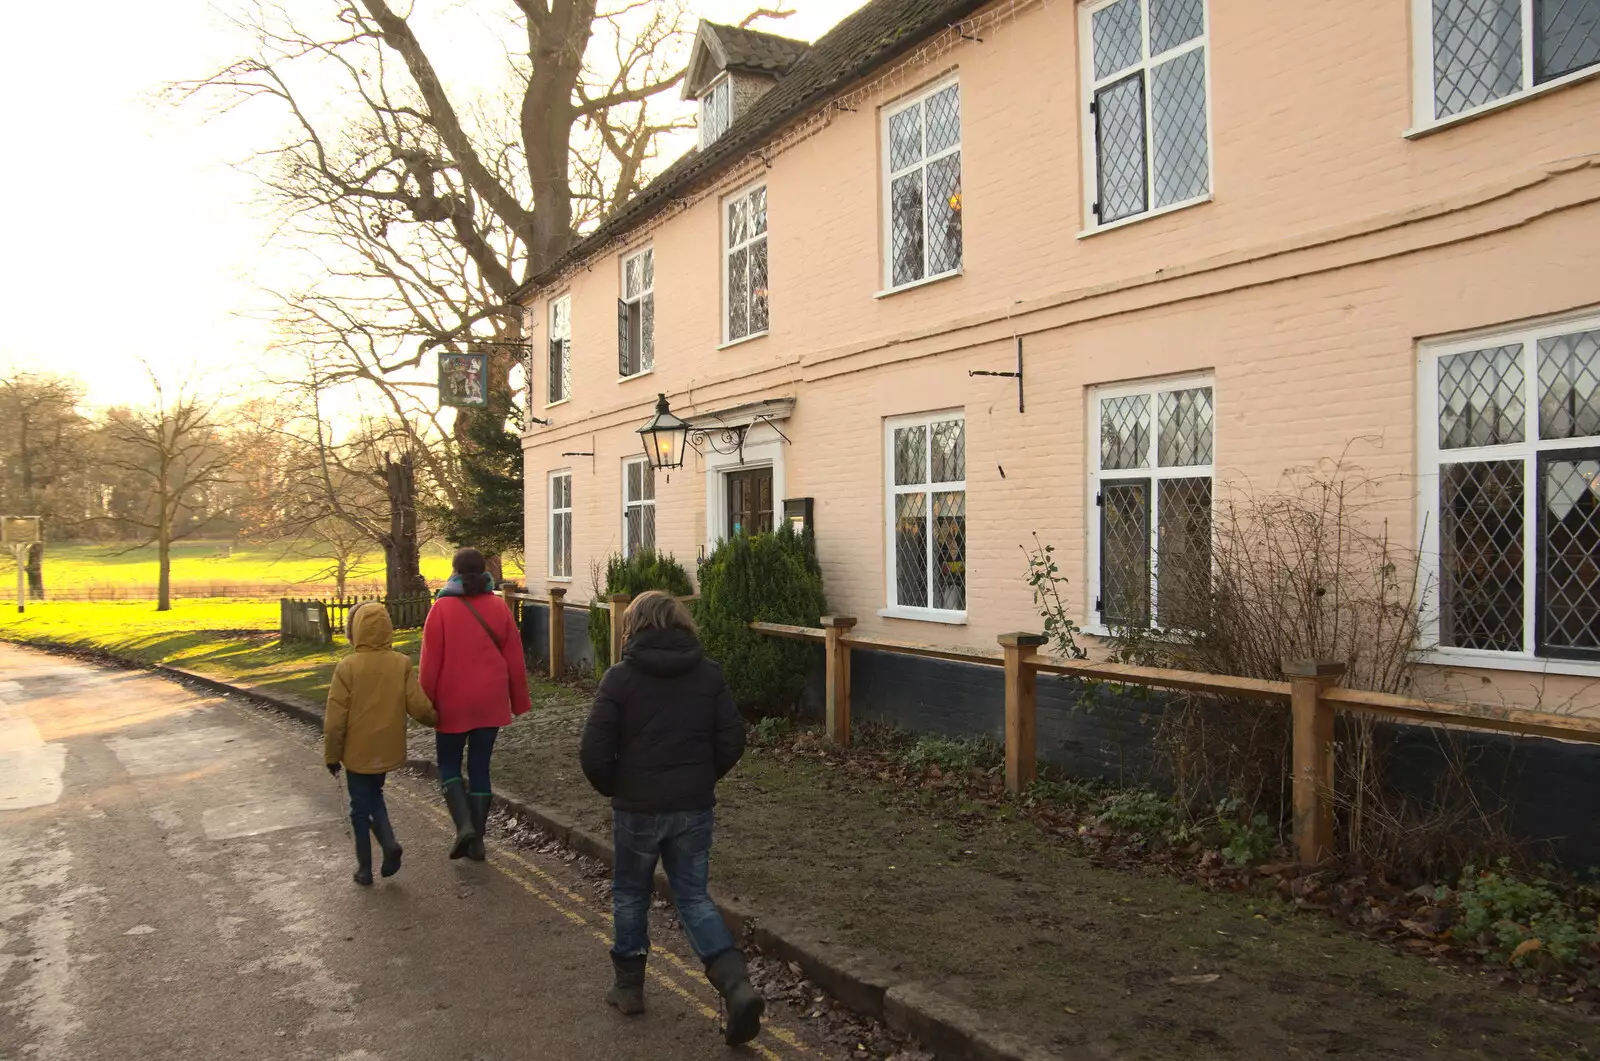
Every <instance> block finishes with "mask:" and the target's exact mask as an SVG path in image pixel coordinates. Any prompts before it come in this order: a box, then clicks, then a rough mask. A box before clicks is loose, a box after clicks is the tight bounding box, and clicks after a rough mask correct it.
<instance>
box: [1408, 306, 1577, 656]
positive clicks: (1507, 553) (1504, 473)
mask: <svg viewBox="0 0 1600 1061" xmlns="http://www.w3.org/2000/svg"><path fill="white" fill-rule="evenodd" d="M1462 345H1465V344H1462ZM1430 374H1431V375H1432V376H1433V378H1435V379H1436V380H1437V381H1438V390H1437V392H1436V393H1435V394H1433V395H1425V397H1427V398H1431V399H1432V401H1431V403H1430V405H1425V406H1424V408H1425V409H1427V408H1429V407H1431V408H1432V411H1433V413H1434V415H1435V416H1436V417H1437V425H1436V426H1435V427H1434V428H1433V430H1432V431H1429V430H1425V431H1424V434H1423V439H1422V442H1423V445H1424V448H1425V450H1428V452H1426V453H1425V454H1424V457H1423V471H1424V474H1428V473H1429V472H1430V471H1432V470H1436V471H1437V475H1438V492H1437V496H1436V498H1434V499H1433V500H1432V503H1431V504H1430V507H1429V511H1426V512H1425V513H1424V516H1425V517H1426V518H1427V519H1428V520H1429V521H1436V523H1435V525H1436V526H1437V528H1438V532H1437V533H1438V543H1439V544H1438V565H1439V566H1438V578H1439V602H1438V603H1439V614H1438V642H1439V645H1440V646H1441V647H1443V648H1445V649H1459V650H1467V651H1473V652H1487V653H1500V654H1508V655H1515V656H1520V657H1524V658H1540V657H1543V658H1552V657H1554V658H1569V659H1588V660H1600V512H1597V505H1600V319H1597V318H1590V319H1587V320H1580V321H1575V322H1568V323H1566V324H1563V325H1552V326H1545V327H1537V326H1535V327H1528V328H1521V329H1516V330H1511V331H1508V332H1507V333H1505V334H1502V335H1497V336H1494V337H1493V338H1492V340H1490V341H1487V342H1479V343H1476V344H1473V345H1472V346H1470V347H1468V348H1465V349H1462V348H1460V347H1457V348H1455V349H1446V350H1442V351H1440V352H1439V353H1438V354H1437V355H1435V356H1434V364H1433V365H1432V366H1431V367H1430ZM1424 378H1425V379H1426V378H1427V376H1425V377H1424ZM1435 440H1436V444H1435Z"/></svg>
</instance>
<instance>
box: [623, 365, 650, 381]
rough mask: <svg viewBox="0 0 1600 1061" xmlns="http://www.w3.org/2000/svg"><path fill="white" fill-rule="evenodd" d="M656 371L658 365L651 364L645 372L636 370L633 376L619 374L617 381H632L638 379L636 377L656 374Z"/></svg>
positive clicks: (640, 377)
mask: <svg viewBox="0 0 1600 1061" xmlns="http://www.w3.org/2000/svg"><path fill="white" fill-rule="evenodd" d="M655 372H656V367H655V366H654V365H651V366H650V367H649V368H647V369H645V370H644V371H643V372H635V373H634V374H633V375H631V376H618V377H617V382H618V383H628V382H631V381H633V380H636V379H643V378H644V377H646V376H653V375H655Z"/></svg>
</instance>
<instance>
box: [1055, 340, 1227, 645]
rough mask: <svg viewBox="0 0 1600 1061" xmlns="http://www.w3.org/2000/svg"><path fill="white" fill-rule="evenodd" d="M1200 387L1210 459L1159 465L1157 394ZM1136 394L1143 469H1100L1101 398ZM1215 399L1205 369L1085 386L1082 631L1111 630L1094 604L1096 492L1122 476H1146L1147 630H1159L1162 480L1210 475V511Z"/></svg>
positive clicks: (1098, 590) (1098, 593) (1097, 591)
mask: <svg viewBox="0 0 1600 1061" xmlns="http://www.w3.org/2000/svg"><path fill="white" fill-rule="evenodd" d="M1198 387H1210V388H1211V463H1210V464H1194V465H1184V466H1181V467H1162V466H1161V464H1160V446H1161V424H1160V420H1159V417H1160V415H1161V413H1160V402H1159V400H1158V396H1159V395H1161V394H1163V393H1165V392H1167V391H1185V390H1194V389H1196V388H1198ZM1137 394H1148V395H1149V396H1150V451H1149V453H1148V454H1147V455H1146V466H1145V467H1143V468H1114V469H1109V470H1107V469H1102V468H1101V467H1100V427H1101V416H1100V403H1101V401H1103V400H1106V399H1115V398H1127V397H1131V396H1133V395H1137ZM1219 408H1220V407H1219V404H1218V401H1217V380H1216V377H1215V376H1214V375H1213V374H1211V373H1209V372H1207V373H1196V374H1192V375H1186V376H1169V377H1162V378H1159V379H1144V380H1138V381H1136V382H1132V383H1118V384H1106V385H1101V386H1095V387H1091V388H1089V400H1088V405H1087V408H1086V412H1085V417H1086V419H1087V421H1088V428H1089V451H1088V459H1089V474H1088V476H1087V477H1086V478H1087V481H1088V494H1087V496H1086V498H1085V502H1086V505H1085V517H1084V525H1085V526H1086V527H1087V528H1088V531H1089V548H1088V550H1087V560H1088V567H1089V570H1088V578H1087V579H1086V580H1085V584H1086V585H1087V586H1088V587H1089V593H1088V597H1087V598H1086V599H1085V601H1084V613H1085V615H1086V621H1085V623H1084V631H1085V632H1086V633H1091V634H1096V635H1098V636H1101V637H1104V636H1106V635H1108V634H1110V633H1111V632H1112V631H1111V627H1110V626H1108V625H1107V624H1106V622H1105V620H1104V618H1103V612H1102V609H1101V608H1099V607H1096V602H1098V601H1100V600H1101V598H1102V596H1103V593H1102V586H1101V584H1100V505H1099V503H1098V501H1097V498H1098V497H1099V494H1100V484H1101V482H1102V480H1111V481H1113V482H1116V481H1119V480H1123V479H1148V480H1149V481H1150V629H1151V630H1152V631H1153V632H1159V630H1160V625H1159V623H1158V622H1157V620H1158V618H1159V616H1160V614H1161V613H1160V611H1159V606H1160V596H1159V594H1158V592H1157V585H1158V582H1159V578H1160V573H1161V572H1160V549H1159V545H1160V542H1159V540H1158V535H1159V534H1160V530H1161V518H1160V517H1161V486H1160V484H1161V483H1162V482H1163V481H1166V480H1170V479H1210V480H1211V505H1212V511H1213V513H1214V512H1215V511H1216V503H1217V473H1216V469H1217V446H1218V443H1219V441H1220V434H1221V433H1220V432H1219V431H1218V430H1217V427H1218V425H1219V423H1220V422H1221V421H1220V417H1219Z"/></svg>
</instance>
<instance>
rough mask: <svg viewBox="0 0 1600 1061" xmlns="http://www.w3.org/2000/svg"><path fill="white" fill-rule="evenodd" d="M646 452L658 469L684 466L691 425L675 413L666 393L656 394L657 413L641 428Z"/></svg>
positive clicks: (665, 469)
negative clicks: (668, 402)
mask: <svg viewBox="0 0 1600 1061" xmlns="http://www.w3.org/2000/svg"><path fill="white" fill-rule="evenodd" d="M639 437H640V438H641V439H642V440H643V441H644V454H645V456H646V457H649V458H650V466H651V467H653V468H655V469H657V470H658V471H671V470H672V469H674V468H681V467H683V457H684V451H685V450H687V449H688V448H689V425H688V424H687V423H685V422H684V421H683V420H682V419H681V418H680V417H678V416H677V415H676V414H674V413H673V411H672V408H671V407H670V406H669V405H668V404H667V396H666V395H665V394H658V395H656V414H655V415H654V416H652V417H651V418H650V419H648V420H646V421H645V422H644V426H643V427H641V428H640V429H639Z"/></svg>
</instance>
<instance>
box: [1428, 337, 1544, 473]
mask: <svg viewBox="0 0 1600 1061" xmlns="http://www.w3.org/2000/svg"><path fill="white" fill-rule="evenodd" d="M1522 395H1523V381H1522V347H1521V346H1517V345H1512V346H1496V347H1490V348H1488V349H1485V350H1469V351H1467V352H1466V353H1461V354H1451V355H1450V356H1449V357H1441V358H1440V359H1439V447H1440V448H1441V449H1460V448H1461V447H1463V446H1497V445H1500V444H1502V443H1505V442H1521V441H1522V428H1523V422H1524V421H1525V420H1526V419H1527V415H1526V411H1525V406H1524V402H1523V396H1522Z"/></svg>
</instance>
